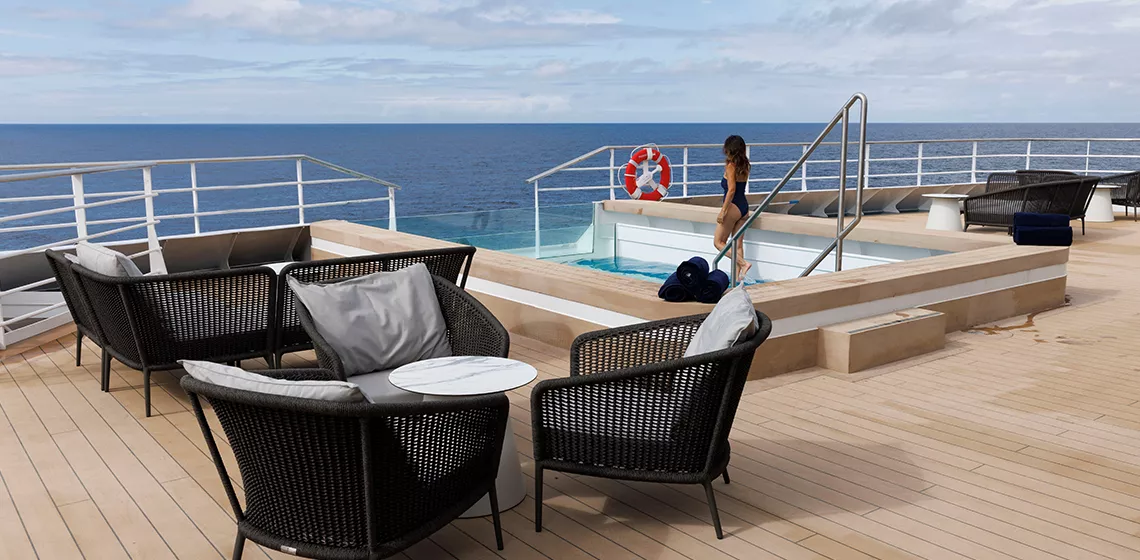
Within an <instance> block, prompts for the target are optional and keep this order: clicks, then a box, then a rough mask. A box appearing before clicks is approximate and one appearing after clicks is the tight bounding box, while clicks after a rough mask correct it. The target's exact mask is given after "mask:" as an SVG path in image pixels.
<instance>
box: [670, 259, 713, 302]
mask: <svg viewBox="0 0 1140 560" xmlns="http://www.w3.org/2000/svg"><path fill="white" fill-rule="evenodd" d="M708 279H709V261H706V260H705V259H704V258H703V257H693V258H691V259H689V260H687V261H685V262H683V263H681V265H680V266H678V267H677V280H680V282H681V285H682V286H684V287H685V289H686V290H689V292H691V293H692V294H694V295H695V294H696V293H697V292H698V291H699V290H700V289H701V286H703V285H704V283H705V281H706V280H708Z"/></svg>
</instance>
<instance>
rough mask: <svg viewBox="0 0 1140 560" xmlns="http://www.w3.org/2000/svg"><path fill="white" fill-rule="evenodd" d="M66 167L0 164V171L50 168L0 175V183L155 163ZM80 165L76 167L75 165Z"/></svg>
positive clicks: (133, 167)
mask: <svg viewBox="0 0 1140 560" xmlns="http://www.w3.org/2000/svg"><path fill="white" fill-rule="evenodd" d="M65 165H66V166H67V167H46V166H45V167H38V166H33V167H18V166H0V171H8V170H13V169H50V171H39V172H35V173H13V174H11V175H0V183H14V182H16V181H31V180H33V179H54V178H56V177H67V176H69V175H90V174H92V173H110V172H112V171H131V170H134V169H143V168H146V167H154V166H155V165H156V164H155V162H153V161H131V162H114V163H108V164H99V163H79V164H75V163H70V164H65ZM77 165H78V166H81V167H76V166H77Z"/></svg>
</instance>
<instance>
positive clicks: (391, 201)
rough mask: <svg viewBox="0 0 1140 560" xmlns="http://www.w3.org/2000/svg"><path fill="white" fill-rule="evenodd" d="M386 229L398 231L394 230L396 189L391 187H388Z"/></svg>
mask: <svg viewBox="0 0 1140 560" xmlns="http://www.w3.org/2000/svg"><path fill="white" fill-rule="evenodd" d="M388 229H389V230H390V231H398V230H397V229H396V189H394V188H392V187H388Z"/></svg>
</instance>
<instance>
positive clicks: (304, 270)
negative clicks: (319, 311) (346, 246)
mask: <svg viewBox="0 0 1140 560" xmlns="http://www.w3.org/2000/svg"><path fill="white" fill-rule="evenodd" d="M474 258H475V247H468V246H463V247H448V248H444V249H429V250H424V251H407V252H402V253H387V254H382V255H365V256H361V257H347V258H343V259H328V260H318V261H308V262H299V263H293V264H290V265H288V266H286V267H285V268H284V269H282V271H281V278H280V283H279V285H278V286H277V301H278V302H279V305H280V307H281V308H280V312H279V313H278V315H277V341H276V352H275V355H276V358H277V364H278V366H280V364H281V357H282V356H284V355H285V354H288V353H290V352H300V351H301V350H308V349H310V348H312V347H313V341H312V339H311V338H309V335H307V334H305V329H303V328H301V322H300V320H299V319H298V318H297V311H296V305H295V302H294V299H295V298H294V297H293V290H292V289H290V288H289V283H288V282H286V281H285V278H286V277H288V276H292V277H293V278H296V279H297V280H300V281H302V282H310V283H311V282H331V281H334V280H343V279H345V278H353V277H356V276H364V275H366V274H374V273H376V272H392V271H394V270H399V269H401V268H406V267H408V266H411V265H413V264H416V263H421V262H422V263H424V264H425V265H427V268H428V272H431V273H432V274H434V275H436V276H439V277H441V278H446V279H448V280H450V281H451V283H453V284H456V285H458V286H459V287H460V288H463V287H465V286H466V285H467V273H468V272H469V271H470V270H471V261H472V259H474Z"/></svg>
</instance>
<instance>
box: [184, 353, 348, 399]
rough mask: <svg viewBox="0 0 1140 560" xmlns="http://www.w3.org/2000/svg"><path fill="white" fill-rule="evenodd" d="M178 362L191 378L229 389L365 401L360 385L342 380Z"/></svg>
mask: <svg viewBox="0 0 1140 560" xmlns="http://www.w3.org/2000/svg"><path fill="white" fill-rule="evenodd" d="M178 363H180V364H182V367H184V368H186V373H188V374H190V377H193V378H194V379H197V380H199V381H204V382H206V383H212V384H214V385H219V386H221V387H229V388H231V389H241V390H243V391H252V392H255V393H263V394H266V395H277V396H281V397H296V398H301V399H313V400H318V401H331V402H364V400H365V398H364V393H363V392H361V390H360V387H358V386H356V384H355V383H347V382H345V381H288V380H284V379H274V378H272V377H266V376H264V375H260V374H257V373H252V372H248V371H245V370H243V369H241V368H236V367H231V366H226V365H222V364H215V363H213V362H199V361H194V360H182V361H180V362H178Z"/></svg>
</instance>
